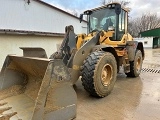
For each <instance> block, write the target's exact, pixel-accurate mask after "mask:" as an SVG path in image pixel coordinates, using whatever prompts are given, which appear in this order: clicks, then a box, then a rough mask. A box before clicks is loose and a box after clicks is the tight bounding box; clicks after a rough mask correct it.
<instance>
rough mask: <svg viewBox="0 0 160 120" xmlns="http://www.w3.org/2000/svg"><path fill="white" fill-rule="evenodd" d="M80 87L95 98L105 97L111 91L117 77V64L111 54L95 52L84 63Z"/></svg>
mask: <svg viewBox="0 0 160 120" xmlns="http://www.w3.org/2000/svg"><path fill="white" fill-rule="evenodd" d="M81 72H82V78H81V80H82V85H83V86H84V89H85V90H86V91H87V92H89V93H90V94H91V95H92V96H95V97H105V96H107V95H108V94H110V92H111V91H112V89H113V87H114V84H115V81H116V77H117V63H116V60H115V57H114V56H113V55H112V53H109V52H104V51H96V52H93V53H91V54H90V55H89V56H88V57H87V58H86V60H85V61H84V64H83V67H82V71H81Z"/></svg>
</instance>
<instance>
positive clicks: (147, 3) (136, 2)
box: [43, 0, 160, 18]
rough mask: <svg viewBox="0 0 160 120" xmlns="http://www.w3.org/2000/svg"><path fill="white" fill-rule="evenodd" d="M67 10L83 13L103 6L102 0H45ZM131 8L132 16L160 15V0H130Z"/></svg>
mask: <svg viewBox="0 0 160 120" xmlns="http://www.w3.org/2000/svg"><path fill="white" fill-rule="evenodd" d="M43 1H45V2H47V3H49V4H52V5H54V6H56V7H59V8H61V9H63V10H65V11H68V12H70V11H72V10H75V11H77V12H78V13H82V12H83V11H84V10H87V9H91V8H95V7H99V6H101V0H88V1H87V0H43ZM128 1H130V5H129V7H130V8H131V12H130V15H129V16H130V17H132V18H135V17H137V16H141V15H142V14H143V13H149V12H150V13H157V15H158V16H160V0H128Z"/></svg>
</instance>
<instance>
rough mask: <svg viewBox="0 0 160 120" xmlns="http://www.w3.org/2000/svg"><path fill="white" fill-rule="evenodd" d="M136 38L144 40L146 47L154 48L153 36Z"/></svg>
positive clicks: (139, 40) (136, 39) (140, 40)
mask: <svg viewBox="0 0 160 120" xmlns="http://www.w3.org/2000/svg"><path fill="white" fill-rule="evenodd" d="M134 40H135V41H138V42H142V43H143V46H144V48H153V37H144V38H134Z"/></svg>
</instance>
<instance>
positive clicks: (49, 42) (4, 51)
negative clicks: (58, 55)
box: [0, 34, 63, 69]
mask: <svg viewBox="0 0 160 120" xmlns="http://www.w3.org/2000/svg"><path fill="white" fill-rule="evenodd" d="M62 40H63V38H62V37H47V36H35V35H5V34H4V35H3V34H0V69H1V67H2V65H3V63H4V60H5V58H6V56H7V55H8V54H16V55H20V56H21V55H23V51H22V50H21V49H19V47H42V48H44V49H45V50H46V53H47V56H48V57H50V55H51V54H52V53H54V52H55V51H56V50H57V44H61V41H62Z"/></svg>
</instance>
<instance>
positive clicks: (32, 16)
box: [0, 0, 87, 34]
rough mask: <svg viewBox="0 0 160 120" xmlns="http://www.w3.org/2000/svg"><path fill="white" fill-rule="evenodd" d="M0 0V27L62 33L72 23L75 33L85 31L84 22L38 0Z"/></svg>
mask: <svg viewBox="0 0 160 120" xmlns="http://www.w3.org/2000/svg"><path fill="white" fill-rule="evenodd" d="M27 1H28V0H1V1H0V2H1V3H0V16H1V19H0V29H15V30H28V31H42V32H53V33H64V30H65V26H67V25H73V26H74V28H75V33H77V34H78V33H86V32H87V29H84V28H82V26H83V27H86V26H87V24H86V22H82V23H80V22H79V19H77V18H75V17H73V16H70V15H68V14H66V13H63V12H61V11H58V10H56V9H53V8H51V7H49V6H46V5H44V4H42V3H40V2H37V1H38V0H30V1H31V3H30V4H29V5H28V3H27Z"/></svg>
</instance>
